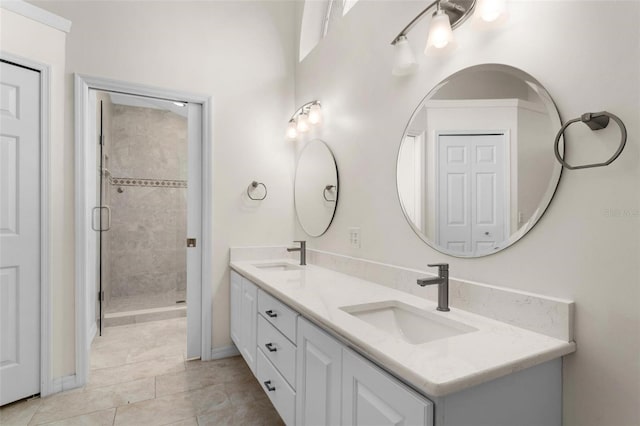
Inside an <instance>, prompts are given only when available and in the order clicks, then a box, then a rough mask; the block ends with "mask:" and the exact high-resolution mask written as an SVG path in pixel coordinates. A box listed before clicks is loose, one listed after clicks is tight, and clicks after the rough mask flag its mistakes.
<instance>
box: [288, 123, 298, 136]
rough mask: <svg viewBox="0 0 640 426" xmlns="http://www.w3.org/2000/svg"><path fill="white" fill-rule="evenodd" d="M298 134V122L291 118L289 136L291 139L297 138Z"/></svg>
mask: <svg viewBox="0 0 640 426" xmlns="http://www.w3.org/2000/svg"><path fill="white" fill-rule="evenodd" d="M297 136H298V129H297V128H296V122H295V120H294V119H293V118H292V119H291V120H289V125H288V126H287V137H288V138H289V139H295V138H296V137H297Z"/></svg>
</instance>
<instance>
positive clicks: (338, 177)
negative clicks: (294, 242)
mask: <svg viewBox="0 0 640 426" xmlns="http://www.w3.org/2000/svg"><path fill="white" fill-rule="evenodd" d="M313 142H320V143H321V144H323V145H324V146H325V148H327V150H328V151H329V153H330V154H331V158H332V159H333V166H334V167H335V169H336V188H337V191H336V201H335V203H334V207H333V213H332V214H331V219H330V220H329V223H327V226H326V227H325V228H324V230H323V231H322V232H321V233H319V234H318V235H313V234H311V233H309V231H308V230H307V229H306V228H305V227H304V224H303V223H302V221H301V220H300V215H299V214H298V208H297V205H296V182H297V180H298V167H299V166H300V157H302V154H304V151H305V150H306V149H307V148H308V147H309V145H310V144H311V143H313ZM339 199H340V172H339V171H338V163H337V162H336V156H335V155H334V154H333V151H332V150H331V148H330V147H329V145H328V144H327V143H326V142H325V141H323V140H322V139H320V138H314V139H311V140H310V141H308V142H307V143H306V145H305V146H304V147H303V148H302V150H301V151H300V154H299V155H298V158H297V161H296V171H295V174H294V176H293V208H294V210H295V212H296V220H297V221H298V224H299V225H300V228H302V230H303V231H304V233H305V234H307V235H308V236H310V237H313V238H318V237H321V236H323V235H324V234H326V233H327V231H328V230H329V228H330V227H331V224H332V223H333V220H334V219H335V217H336V211H337V210H338V201H339Z"/></svg>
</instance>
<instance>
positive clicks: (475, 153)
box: [397, 64, 562, 257]
mask: <svg viewBox="0 0 640 426" xmlns="http://www.w3.org/2000/svg"><path fill="white" fill-rule="evenodd" d="M560 126H561V121H560V116H559V114H558V111H557V109H556V106H555V104H554V103H553V100H552V99H551V96H549V94H548V93H547V91H546V90H545V89H544V87H542V85H541V84H540V83H539V82H538V81H536V80H535V79H534V78H533V77H532V76H530V75H529V74H527V73H525V72H524V71H521V70H519V69H517V68H513V67H510V66H507V65H499V64H485V65H477V66H474V67H471V68H466V69H464V70H462V71H459V72H457V73H455V74H453V75H451V76H449V77H448V78H446V79H445V80H444V81H442V82H441V83H439V84H438V85H436V87H435V88H434V89H433V90H431V92H429V94H428V95H427V96H426V97H425V98H424V100H423V101H422V102H421V103H420V104H419V105H418V108H417V109H416V110H415V112H414V113H413V115H412V117H411V119H410V120H409V123H408V124H407V127H406V129H405V132H404V134H403V136H402V140H401V143H400V149H399V152H398V163H397V185H398V197H399V198H400V203H401V205H402V210H403V212H404V214H405V217H406V218H407V220H408V221H409V223H410V224H411V227H412V228H413V230H414V231H415V232H416V233H417V234H418V235H419V236H420V238H422V239H423V240H424V241H425V242H426V243H427V244H429V245H430V246H431V247H433V248H435V249H436V250H439V251H441V252H443V253H446V254H449V255H452V256H457V257H479V256H486V255H489V254H492V253H496V252H498V251H500V250H503V249H505V248H507V247H509V246H510V245H511V244H513V243H514V242H516V241H518V240H519V239H520V238H522V236H524V235H525V234H526V233H527V232H528V231H529V230H530V229H531V228H532V227H533V226H534V225H535V224H536V222H538V220H539V219H540V217H541V216H542V215H543V213H544V212H545V210H546V208H547V206H548V205H549V203H550V202H551V199H552V198H553V194H554V193H555V189H556V186H557V185H558V182H559V180H560V175H561V172H562V167H561V166H560V164H559V163H558V162H557V161H555V156H554V152H553V142H554V138H555V134H556V132H557V131H558V129H559V128H560Z"/></svg>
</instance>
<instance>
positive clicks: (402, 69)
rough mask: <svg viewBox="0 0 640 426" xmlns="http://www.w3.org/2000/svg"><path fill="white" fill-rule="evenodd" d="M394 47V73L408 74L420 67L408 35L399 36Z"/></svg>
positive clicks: (398, 74) (397, 74)
mask: <svg viewBox="0 0 640 426" xmlns="http://www.w3.org/2000/svg"><path fill="white" fill-rule="evenodd" d="M394 48H395V58H394V61H393V70H392V71H391V72H392V73H393V75H395V76H402V75H408V74H411V73H413V72H414V71H415V70H416V69H418V62H417V61H416V56H415V55H414V54H413V50H411V46H410V45H409V40H407V36H405V35H401V36H399V37H398V39H397V40H396V42H395V44H394Z"/></svg>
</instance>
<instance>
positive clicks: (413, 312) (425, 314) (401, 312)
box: [253, 262, 477, 345]
mask: <svg viewBox="0 0 640 426" xmlns="http://www.w3.org/2000/svg"><path fill="white" fill-rule="evenodd" d="M253 266H254V267H255V268H257V269H259V270H262V271H270V272H286V271H298V270H302V269H303V267H302V266H299V265H294V264H292V263H286V262H274V263H256V264H253ZM340 309H341V310H342V311H344V312H346V313H347V314H349V315H351V316H353V317H355V318H357V319H359V320H360V321H364V322H366V323H367V324H370V325H372V326H373V327H375V328H376V329H378V330H381V331H383V332H385V333H387V334H389V335H391V336H394V337H396V338H398V339H401V340H403V341H404V342H407V343H409V344H412V345H420V344H423V343H428V342H432V341H435V340H440V339H446V338H449V337H454V336H458V335H462V334H466V333H472V332H474V331H477V329H476V328H474V327H471V326H469V325H466V324H463V323H461V322H458V321H454V320H451V319H449V318H447V317H446V314H444V313H438V312H436V311H433V312H431V311H426V310H422V309H418V308H416V307H413V306H411V305H408V304H406V303H403V302H399V301H397V300H386V301H381V302H375V303H365V304H360V305H352V306H343V307H341V308H340Z"/></svg>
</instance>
